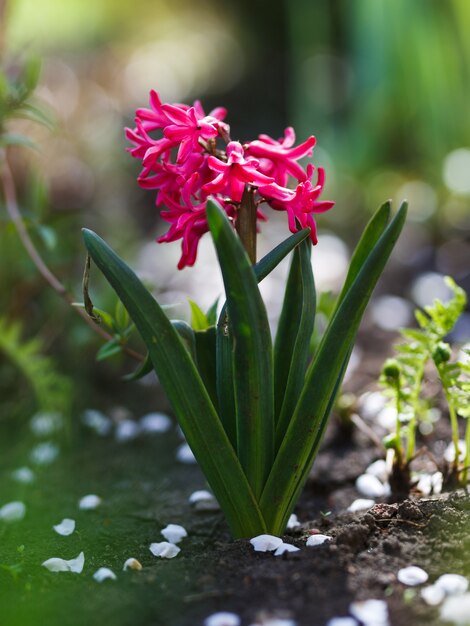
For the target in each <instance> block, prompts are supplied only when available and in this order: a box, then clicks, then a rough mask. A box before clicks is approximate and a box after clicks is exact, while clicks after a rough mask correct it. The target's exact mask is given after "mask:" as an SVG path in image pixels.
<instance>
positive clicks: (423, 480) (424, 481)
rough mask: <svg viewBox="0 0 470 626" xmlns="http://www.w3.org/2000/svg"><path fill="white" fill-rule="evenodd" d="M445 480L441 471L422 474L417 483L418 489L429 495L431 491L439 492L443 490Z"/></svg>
mask: <svg viewBox="0 0 470 626" xmlns="http://www.w3.org/2000/svg"><path fill="white" fill-rule="evenodd" d="M443 482H444V477H443V475H442V473H441V472H434V473H433V474H421V476H420V478H419V480H418V482H417V484H416V489H418V490H419V491H420V492H421V493H422V494H423V495H425V496H429V495H430V494H431V493H433V494H439V493H441V491H442V484H443Z"/></svg>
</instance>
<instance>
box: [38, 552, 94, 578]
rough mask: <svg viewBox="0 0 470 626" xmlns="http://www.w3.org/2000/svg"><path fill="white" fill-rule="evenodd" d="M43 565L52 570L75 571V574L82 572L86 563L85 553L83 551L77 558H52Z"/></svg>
mask: <svg viewBox="0 0 470 626" xmlns="http://www.w3.org/2000/svg"><path fill="white" fill-rule="evenodd" d="M42 565H43V567H45V568H46V569H48V570H49V571H50V572H73V573H74V574H81V573H82V571H83V566H84V565H85V555H84V553H83V552H80V554H79V555H78V556H77V558H75V559H70V561H66V560H65V559H59V558H52V559H48V560H47V561H44V563H43V564H42Z"/></svg>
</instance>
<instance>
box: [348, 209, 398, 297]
mask: <svg viewBox="0 0 470 626" xmlns="http://www.w3.org/2000/svg"><path fill="white" fill-rule="evenodd" d="M390 210H391V203H390V200H387V202H384V203H383V204H382V205H381V206H380V207H379V208H378V209H377V211H376V212H375V213H374V215H373V216H372V217H371V219H370V220H369V222H368V223H367V225H366V227H365V229H364V232H363V233H362V237H361V238H360V240H359V243H358V244H357V246H356V248H355V250H354V253H353V255H352V257H351V261H350V263H349V270H348V273H347V276H346V280H345V281H344V285H343V288H342V290H341V293H340V295H339V297H338V300H337V302H336V308H338V307H339V305H340V304H341V302H342V300H343V298H344V297H345V296H346V294H347V292H348V290H349V288H350V287H351V285H352V284H353V282H354V281H355V280H356V277H357V275H358V273H359V272H360V271H361V268H362V266H363V265H364V262H365V260H366V259H367V257H368V255H369V253H370V251H371V250H372V248H373V247H374V246H375V244H376V243H377V241H378V240H379V239H380V237H381V236H382V234H383V232H384V230H385V228H386V227H387V224H388V222H389V220H390Z"/></svg>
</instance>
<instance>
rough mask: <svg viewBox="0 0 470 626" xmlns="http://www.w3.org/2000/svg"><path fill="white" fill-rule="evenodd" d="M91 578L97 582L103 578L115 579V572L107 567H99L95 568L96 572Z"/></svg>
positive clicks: (100, 581)
mask: <svg viewBox="0 0 470 626" xmlns="http://www.w3.org/2000/svg"><path fill="white" fill-rule="evenodd" d="M93 578H94V579H95V580H96V582H98V583H102V582H103V580H117V576H116V574H115V573H114V572H113V570H111V569H109V567H100V568H99V569H97V570H96V572H95V573H94V574H93Z"/></svg>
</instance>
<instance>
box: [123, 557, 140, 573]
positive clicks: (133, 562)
mask: <svg viewBox="0 0 470 626" xmlns="http://www.w3.org/2000/svg"><path fill="white" fill-rule="evenodd" d="M128 569H134V570H141V569H142V563H141V562H140V561H138V560H137V559H134V557H131V558H130V559H127V561H125V563H124V565H123V566H122V570H123V572H126V571H127V570H128Z"/></svg>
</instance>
